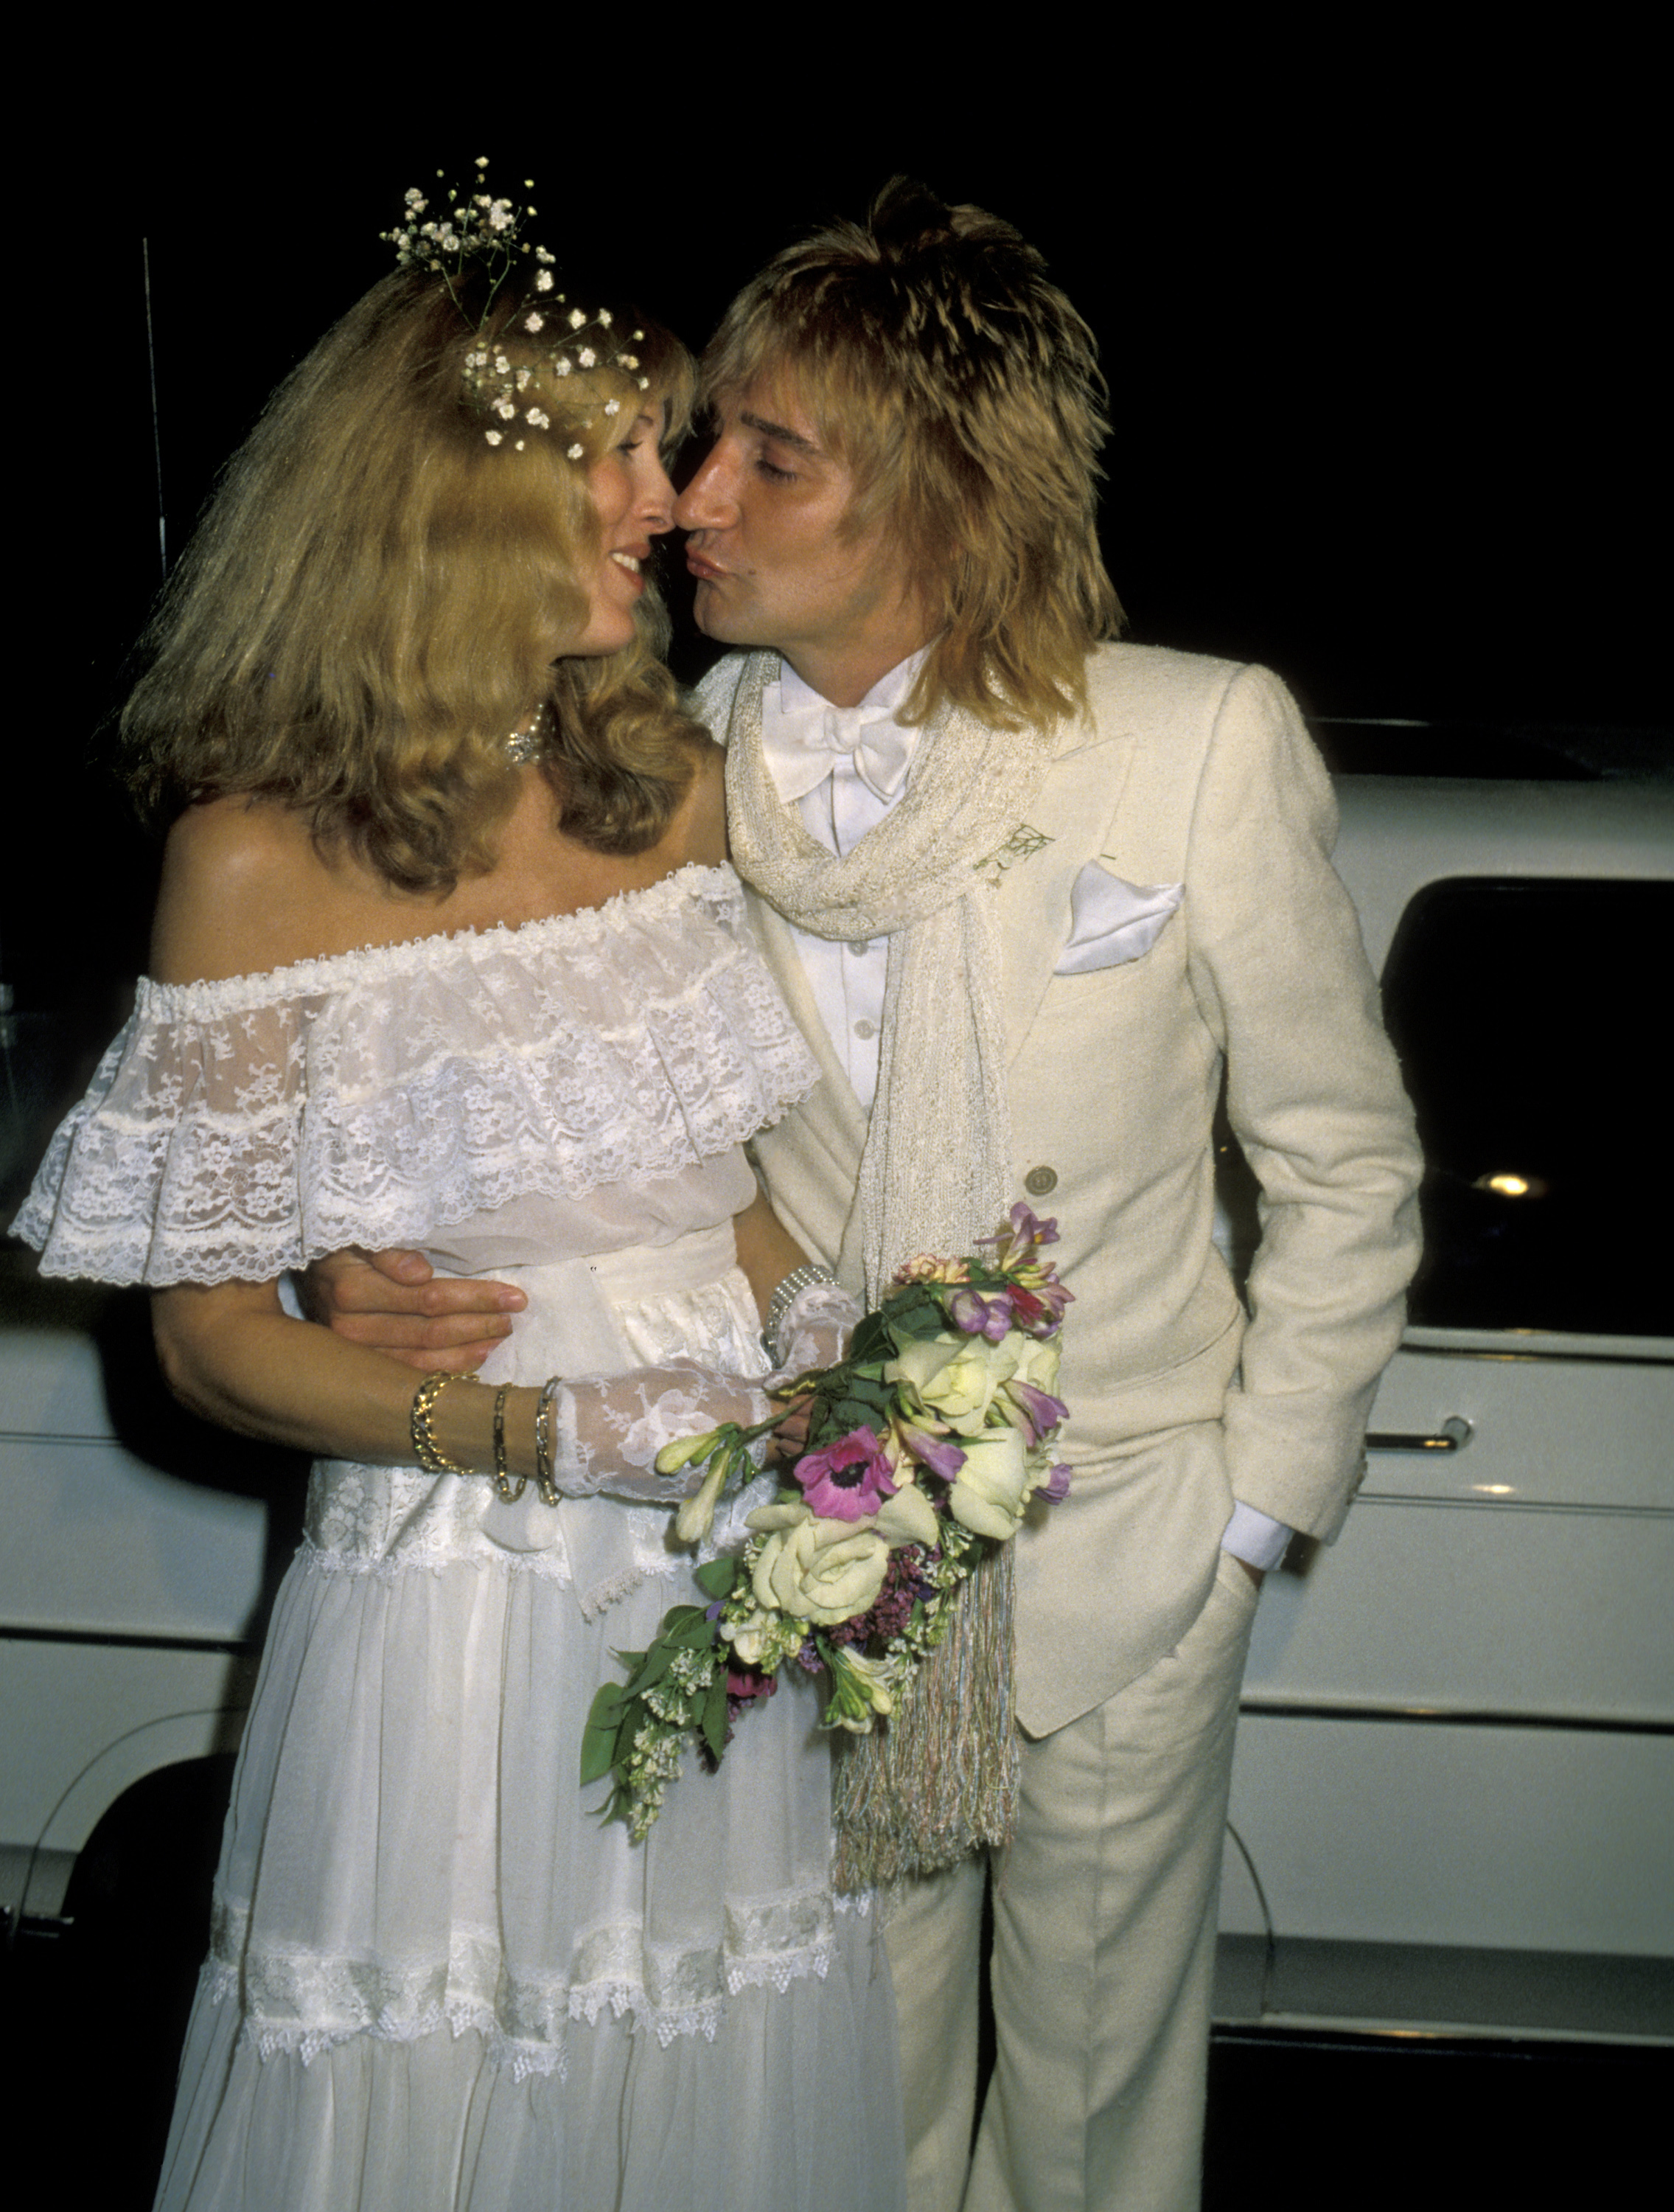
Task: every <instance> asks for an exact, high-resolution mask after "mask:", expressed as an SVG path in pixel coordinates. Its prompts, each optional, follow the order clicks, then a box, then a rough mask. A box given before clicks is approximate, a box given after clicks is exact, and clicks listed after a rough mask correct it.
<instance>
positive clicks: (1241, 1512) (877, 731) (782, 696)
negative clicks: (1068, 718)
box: [761, 647, 1292, 1568]
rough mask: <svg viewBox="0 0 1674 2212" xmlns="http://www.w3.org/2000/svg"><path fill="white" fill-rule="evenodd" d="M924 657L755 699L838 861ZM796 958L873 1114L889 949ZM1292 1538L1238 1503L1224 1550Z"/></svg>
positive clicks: (1258, 1554)
mask: <svg viewBox="0 0 1674 2212" xmlns="http://www.w3.org/2000/svg"><path fill="white" fill-rule="evenodd" d="M927 650H928V647H925V649H924V651H920V652H919V653H913V654H912V655H911V656H910V657H909V658H908V659H906V660H903V661H901V662H899V663H897V665H895V667H894V668H892V669H891V670H890V671H889V674H888V675H887V676H883V677H880V678H879V679H878V681H877V682H876V684H873V686H872V688H871V690H870V691H869V692H868V693H867V694H866V696H865V697H864V699H863V700H862V701H861V702H860V704H859V705H858V707H834V706H833V705H832V704H831V702H829V700H827V699H823V698H822V697H821V696H820V694H819V693H818V692H817V691H816V690H813V689H812V688H811V687H810V685H808V684H804V682H803V680H802V678H801V677H800V676H798V674H797V672H796V671H795V669H794V668H792V666H791V664H790V663H789V661H781V662H780V664H779V681H778V683H777V684H768V685H767V687H766V689H765V690H763V692H762V694H761V745H762V750H763V752H764V754H765V756H766V758H767V768H768V771H769V773H770V774H771V775H772V776H773V783H774V785H775V787H776V788H777V790H778V792H779V797H780V798H781V799H784V800H785V803H786V804H787V805H796V806H797V807H798V809H799V811H800V812H801V815H802V818H803V823H804V826H805V827H806V829H807V830H808V833H809V835H810V836H812V837H816V838H817V839H818V841H819V842H820V843H821V844H822V845H823V846H824V847H825V848H826V850H827V852H828V853H834V854H837V856H838V858H839V859H840V860H841V859H843V858H845V857H846V855H847V854H849V853H851V852H852V850H853V849H854V848H855V846H856V845H858V843H859V842H860V840H861V839H862V838H863V837H864V836H865V834H866V832H867V831H868V830H869V829H875V828H876V825H877V824H878V823H880V822H882V819H883V817H884V816H885V815H886V814H887V813H888V812H889V810H890V808H891V807H892V806H893V805H895V801H896V800H897V799H899V798H900V797H901V794H902V793H903V792H904V791H905V790H906V789H907V783H908V781H910V779H911V776H912V772H913V757H914V755H915V753H916V752H917V750H918V746H919V738H920V736H921V735H922V732H921V731H919V730H918V729H915V728H913V727H912V726H908V725H905V724H902V723H900V722H898V721H896V720H895V708H897V707H899V706H900V705H901V702H902V701H903V700H904V699H905V698H906V697H907V693H908V692H909V691H910V690H912V688H913V682H914V679H915V678H917V676H918V673H919V666H920V665H921V664H922V662H923V659H924V653H925V651H927ZM791 933H792V937H793V938H794V939H796V945H797V951H798V956H799V957H800V958H801V961H802V964H803V969H804V973H805V974H806V975H807V977H808V982H809V987H810V990H811V991H812V992H813V994H814V1003H815V1005H816V1006H817V1007H818V1008H819V1010H820V1018H821V1020H822V1022H823V1023H824V1024H825V1026H826V1030H827V1031H828V1034H829V1036H830V1038H831V1042H832V1044H833V1045H834V1048H835V1049H836V1053H837V1057H838V1059H839V1060H840V1061H841V1062H842V1064H843V1067H844V1070H845V1072H846V1074H847V1076H848V1079H849V1081H850V1083H851V1084H852V1085H853V1087H854V1095H855V1097H857V1098H858V1100H859V1101H860V1103H861V1104H862V1105H863V1106H864V1108H865V1109H867V1111H868V1112H870V1110H871V1105H872V1101H873V1100H874V1099H875V1098H876V1096H877V1058H878V1031H879V1029H880V1027H881V1026H882V1020H883V983H884V975H885V970H886V968H887V965H888V945H887V941H886V940H885V939H882V938H881V937H878V938H870V939H865V940H864V941H863V942H861V943H858V944H849V943H846V942H845V941H843V940H841V939H834V938H828V937H816V936H814V935H812V934H811V933H810V932H809V931H807V930H805V929H798V928H797V927H795V926H794V925H792V929H791ZM1291 1534H1292V1531H1291V1530H1290V1529H1289V1528H1286V1526H1285V1525H1284V1523H1283V1522H1282V1521H1275V1520H1274V1519H1273V1518H1272V1517H1271V1515H1269V1514H1265V1513H1263V1512H1260V1511H1259V1510H1258V1509H1257V1508H1256V1507H1255V1506H1253V1505H1246V1504H1240V1503H1234V1507H1233V1514H1232V1519H1231V1520H1230V1521H1229V1522H1228V1524H1227V1527H1226V1529H1225V1532H1224V1533H1223V1534H1222V1538H1221V1546H1222V1550H1223V1551H1228V1552H1230V1553H1232V1554H1233V1555H1234V1558H1236V1559H1243V1560H1245V1561H1246V1563H1247V1564H1248V1565H1251V1566H1252V1567H1261V1568H1268V1567H1276V1566H1277V1565H1278V1564H1279V1561H1280V1560H1281V1559H1283V1557H1284V1552H1285V1547H1286V1546H1287V1545H1288V1544H1289V1541H1290V1537H1291Z"/></svg>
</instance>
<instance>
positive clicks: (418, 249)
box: [381, 154, 650, 461]
mask: <svg viewBox="0 0 1674 2212" xmlns="http://www.w3.org/2000/svg"><path fill="white" fill-rule="evenodd" d="M475 167H476V173H477V175H476V182H477V185H479V187H482V189H479V190H477V191H471V192H464V193H461V192H460V191H458V190H456V189H455V187H453V186H452V185H449V186H448V187H447V212H446V215H445V216H441V217H440V218H437V217H432V218H431V219H430V220H428V222H421V221H420V220H419V218H420V217H421V216H424V215H425V214H426V213H427V211H428V208H429V205H430V203H429V201H428V199H427V198H426V197H425V195H424V194H423V193H422V191H420V190H419V189H418V187H417V185H412V186H409V189H408V191H406V193H405V194H404V195H403V201H402V206H403V222H402V224H401V226H400V227H399V228H397V229H394V230H386V231H385V232H383V233H382V234H381V235H382V236H383V237H384V238H385V240H387V241H388V242H389V243H390V244H391V246H394V247H395V249H396V259H397V263H398V264H399V265H400V266H401V267H402V268H403V269H409V268H419V269H427V270H431V271H432V272H433V273H434V275H436V276H440V278H441V280H442V282H443V283H444V284H445V285H446V287H447V291H448V296H449V297H450V298H451V299H452V301H453V304H454V305H455V307H459V308H460V311H461V313H464V308H463V306H462V304H461V301H460V299H459V295H458V291H457V290H456V289H454V288H455V283H456V281H457V280H458V278H459V277H460V276H462V275H463V274H464V268H465V264H466V263H467V262H477V263H480V264H482V266H483V268H484V269H485V270H486V271H487V273H488V280H489V281H488V296H487V299H486V301H484V303H483V307H482V317H481V319H480V320H479V322H478V324H477V343H476V345H475V346H473V347H472V348H471V349H470V351H469V352H467V354H466V356H465V381H466V384H467V386H468V387H469V388H470V392H471V393H472V394H473V396H474V397H475V398H476V400H477V401H478V402H479V403H480V404H482V407H483V408H484V409H485V410H487V411H488V413H489V414H491V415H494V416H498V417H499V418H500V421H501V422H512V421H513V420H514V419H515V418H516V416H517V413H518V408H517V405H516V404H515V398H514V395H516V394H519V393H522V392H527V390H528V389H529V386H530V385H531V383H532V382H533V381H534V380H535V378H536V377H537V375H539V374H543V373H544V374H549V375H551V376H553V377H564V376H568V375H570V374H573V371H574V370H576V369H577V368H584V369H586V368H596V367H597V363H598V358H599V356H598V353H597V349H596V348H594V347H592V346H589V345H579V346H577V347H575V349H574V351H573V353H571V352H568V351H566V350H565V347H566V345H567V344H568V343H569V340H568V338H567V337H566V338H565V339H564V341H563V342H562V343H552V346H551V351H550V352H549V355H548V356H547V359H546V362H545V364H544V369H541V368H531V367H530V366H529V365H528V364H526V363H523V362H519V363H517V364H515V365H514V364H513V361H512V359H511V357H510V356H509V355H508V354H507V353H506V351H505V349H504V345H503V344H502V343H492V342H491V341H490V340H489V339H488V337H487V336H486V331H487V329H488V319H489V316H490V313H492V311H493V307H494V300H495V297H496V295H498V293H499V291H500V287H501V285H502V284H504V283H505V282H506V278H507V277H508V276H510V274H511V272H512V270H513V267H514V265H515V264H516V261H517V258H518V257H519V256H520V255H525V254H527V255H529V256H531V258H532V259H533V260H534V262H535V264H536V269H535V275H534V281H533V285H532V289H533V290H534V291H536V292H537V293H543V294H544V293H550V292H555V287H556V279H555V276H554V275H553V270H554V267H555V259H554V257H553V255H552V254H551V253H549V252H548V251H547V249H546V247H545V246H537V245H536V244H535V243H534V242H533V240H530V239H528V238H525V236H524V235H523V229H524V225H525V223H526V222H530V221H531V220H532V218H533V217H534V215H535V210H534V208H533V207H532V206H530V205H527V204H525V206H523V207H521V208H519V206H517V205H516V204H515V203H514V202H513V201H512V200H511V199H509V198H507V197H505V195H504V194H500V193H494V192H491V191H488V190H487V189H486V187H487V184H488V176H487V171H488V155H486V154H479V155H477V157H476V164H475ZM436 173H437V175H438V177H440V175H441V171H440V169H439V170H438V171H437V172H436ZM524 185H525V189H526V190H528V191H533V189H534V186H533V184H532V183H531V179H529V178H527V177H525V179H524ZM556 305H557V306H558V307H567V315H566V318H565V319H566V321H567V325H568V329H569V331H572V332H574V331H585V329H587V328H588V326H589V325H594V326H596V327H597V328H598V329H600V330H604V331H608V330H610V329H611V328H612V327H613V318H612V316H611V313H610V309H609V308H608V307H601V308H599V309H598V310H597V312H596V313H595V312H591V311H589V310H588V309H587V308H585V307H574V306H570V305H569V303H568V302H567V301H566V300H565V297H564V295H563V294H562V293H561V292H556ZM549 312H550V311H549ZM547 320H548V315H547V314H545V313H541V312H539V311H538V310H532V309H531V311H530V312H529V313H526V314H525V315H524V316H523V317H522V318H521V319H520V327H521V329H522V330H523V331H526V332H527V333H528V334H529V335H530V336H531V337H537V336H538V335H539V334H540V333H541V332H542V331H543V330H544V329H545V328H546V325H547ZM644 336H645V333H644V331H634V337H635V339H636V340H637V339H640V338H643V337H644ZM613 359H614V361H615V362H616V366H617V367H618V368H626V369H628V370H630V371H631V370H634V369H636V368H638V367H639V365H640V364H639V362H638V360H637V358H636V357H635V356H633V355H631V354H620V353H619V354H616V355H615V356H613ZM638 383H639V386H640V390H641V391H642V392H643V391H646V390H647V389H648V388H649V386H650V379H649V378H648V377H644V376H641V377H640V378H639V379H638ZM604 411H605V413H606V414H607V415H610V416H615V415H617V414H619V413H620V412H621V411H622V403H621V401H620V400H617V399H611V400H609V401H608V402H607V403H606V404H605V409H604ZM524 419H525V422H528V423H529V424H530V426H531V428H534V429H537V430H546V429H549V428H551V417H550V416H549V415H548V414H547V412H546V410H544V409H543V408H540V407H529V408H526V409H525V412H524ZM482 435H483V437H484V439H485V440H486V441H488V444H489V445H490V446H498V445H500V444H502V443H503V442H504V434H503V433H502V432H501V431H500V430H497V429H494V428H485V429H484V431H483V433H482ZM524 445H525V441H524V440H523V439H521V438H519V439H517V440H516V441H514V443H513V452H514V453H521V452H522V451H523V450H524ZM565 450H566V455H567V459H570V460H572V461H579V460H581V459H584V458H585V448H584V447H583V446H582V445H581V443H580V441H579V440H578V441H576V442H575V443H573V444H572V445H570V446H569V447H567V448H566V449H565Z"/></svg>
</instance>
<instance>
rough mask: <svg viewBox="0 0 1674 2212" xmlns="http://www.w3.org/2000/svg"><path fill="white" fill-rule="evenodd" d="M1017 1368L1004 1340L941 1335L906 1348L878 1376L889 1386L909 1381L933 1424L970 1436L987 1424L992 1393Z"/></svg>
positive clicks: (1014, 1355)
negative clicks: (931, 1417)
mask: <svg viewBox="0 0 1674 2212" xmlns="http://www.w3.org/2000/svg"><path fill="white" fill-rule="evenodd" d="M1016 1369H1017V1359H1016V1353H1015V1352H1013V1351H1012V1350H1011V1349H1010V1339H1009V1338H1008V1340H1007V1341H1006V1342H1005V1343H1004V1344H990V1343H989V1341H988V1340H987V1339H986V1337H982V1336H964V1335H959V1336H954V1335H949V1334H946V1333H943V1334H942V1335H940V1336H931V1337H925V1338H921V1339H920V1340H919V1341H918V1342H917V1343H915V1344H909V1345H907V1346H906V1347H905V1348H904V1349H903V1350H902V1352H901V1355H900V1357H899V1358H895V1359H892V1360H891V1361H890V1362H889V1365H888V1366H887V1367H886V1368H885V1369H884V1370H883V1376H884V1380H885V1381H886V1382H889V1383H911V1384H912V1386H913V1389H914V1390H915V1391H916V1392H917V1393H918V1396H919V1402H920V1404H922V1405H923V1406H925V1407H927V1408H928V1409H929V1411H930V1412H931V1413H933V1414H934V1415H935V1416H936V1418H937V1419H938V1420H941V1421H945V1422H946V1423H947V1425H948V1426H949V1428H950V1429H953V1430H955V1431H956V1432H957V1433H958V1434H959V1435H960V1436H961V1437H973V1436H976V1435H978V1434H979V1433H980V1431H981V1430H982V1429H983V1427H984V1426H985V1425H986V1421H987V1418H988V1408H989V1407H990V1405H991V1404H992V1401H993V1397H994V1393H995V1392H996V1391H997V1390H998V1389H999V1387H1000V1385H1001V1383H1006V1382H1009V1381H1010V1378H1011V1376H1013V1375H1014V1374H1015V1373H1016Z"/></svg>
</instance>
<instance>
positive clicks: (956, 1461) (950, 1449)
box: [896, 1421, 965, 1482]
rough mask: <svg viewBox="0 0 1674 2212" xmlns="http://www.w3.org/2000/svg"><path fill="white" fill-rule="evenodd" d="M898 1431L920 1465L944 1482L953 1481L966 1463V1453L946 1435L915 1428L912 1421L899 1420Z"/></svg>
mask: <svg viewBox="0 0 1674 2212" xmlns="http://www.w3.org/2000/svg"><path fill="white" fill-rule="evenodd" d="M896 1432H897V1434H898V1435H899V1436H900V1437H901V1442H902V1443H904V1444H905V1445H906V1447H907V1450H908V1451H910V1452H911V1453H912V1455H913V1458H914V1459H916V1460H917V1461H918V1462H919V1464H920V1466H923V1467H927V1468H929V1469H930V1471H931V1474H939V1475H940V1476H941V1478H942V1480H943V1482H951V1481H953V1480H954V1479H955V1476H956V1475H957V1474H958V1473H959V1470H960V1468H961V1467H963V1466H964V1464H965V1455H964V1453H963V1452H962V1451H961V1449H959V1446H958V1445H957V1444H955V1443H949V1440H948V1439H947V1437H934V1436H931V1433H930V1431H928V1430H927V1429H919V1428H914V1427H913V1424H912V1423H911V1422H910V1421H898V1422H897V1424H896Z"/></svg>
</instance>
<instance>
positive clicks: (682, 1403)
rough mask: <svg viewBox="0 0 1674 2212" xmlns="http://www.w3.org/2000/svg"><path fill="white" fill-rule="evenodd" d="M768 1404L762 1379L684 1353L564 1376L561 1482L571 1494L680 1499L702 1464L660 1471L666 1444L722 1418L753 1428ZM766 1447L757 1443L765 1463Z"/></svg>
mask: <svg viewBox="0 0 1674 2212" xmlns="http://www.w3.org/2000/svg"><path fill="white" fill-rule="evenodd" d="M768 1411H769V1407H768V1403H767V1395H766V1393H765V1392H764V1391H763V1390H762V1389H760V1388H759V1387H758V1386H757V1385H756V1384H755V1383H749V1382H747V1381H744V1380H743V1379H742V1378H741V1377H740V1376H737V1375H717V1374H715V1373H713V1372H712V1371H711V1370H709V1369H707V1368H704V1367H699V1366H697V1365H696V1364H691V1365H688V1364H686V1363H684V1362H683V1361H682V1362H681V1363H678V1364H675V1365H673V1366H670V1367H661V1368H659V1367H642V1368H640V1369H638V1370H635V1371H634V1373H633V1374H631V1375H616V1376H609V1377H607V1378H604V1379H602V1380H601V1379H597V1378H592V1379H589V1380H587V1381H584V1382H579V1383H562V1384H561V1385H560V1387H559V1388H558V1389H557V1390H556V1392H555V1394H554V1402H553V1413H554V1418H555V1423H556V1429H557V1433H556V1436H555V1440H554V1442H555V1450H554V1460H555V1464H556V1465H557V1466H558V1467H559V1468H561V1473H560V1474H559V1477H558V1487H559V1488H560V1490H561V1491H563V1492H565V1494H566V1495H567V1496H569V1497H587V1496H591V1494H592V1493H593V1492H597V1491H601V1490H606V1491H609V1492H611V1493H612V1494H613V1495H614V1496H616V1497H619V1498H634V1499H635V1500H637V1501H638V1502H639V1503H640V1504H646V1503H647V1502H652V1503H655V1504H665V1505H677V1504H679V1503H680V1501H681V1499H682V1498H689V1497H690V1496H691V1494H692V1492H694V1490H695V1489H696V1488H697V1486H698V1484H699V1483H700V1482H701V1480H702V1477H703V1469H702V1468H701V1467H700V1468H695V1469H683V1470H682V1472H681V1473H680V1474H658V1472H657V1468H656V1465H655V1462H656V1458H657V1455H658V1452H659V1451H661V1450H662V1449H663V1447H664V1444H671V1443H678V1442H679V1441H680V1439H681V1438H682V1437H696V1436H701V1435H702V1433H703V1432H704V1431H705V1430H706V1429H713V1428H719V1425H721V1423H722V1422H723V1421H736V1422H737V1424H738V1425H739V1427H740V1428H748V1427H749V1426H751V1425H753V1424H754V1423H755V1422H757V1421H764V1420H766V1419H767V1413H768ZM765 1449H766V1447H765V1444H764V1445H761V1446H758V1447H756V1448H755V1457H756V1459H757V1462H758V1463H759V1462H760V1461H761V1458H762V1456H763V1455H764V1454H765Z"/></svg>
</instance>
